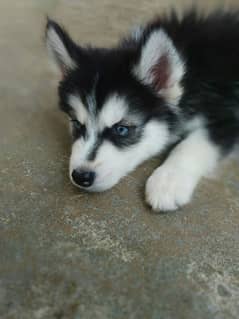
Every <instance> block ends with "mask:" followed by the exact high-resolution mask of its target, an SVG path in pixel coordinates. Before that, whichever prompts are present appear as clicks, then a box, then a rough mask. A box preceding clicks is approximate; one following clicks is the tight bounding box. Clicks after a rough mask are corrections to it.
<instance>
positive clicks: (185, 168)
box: [146, 129, 220, 211]
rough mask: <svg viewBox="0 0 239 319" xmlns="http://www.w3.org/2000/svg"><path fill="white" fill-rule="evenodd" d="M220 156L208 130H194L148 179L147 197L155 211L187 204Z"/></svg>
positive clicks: (172, 208)
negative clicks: (201, 179) (203, 177)
mask: <svg viewBox="0 0 239 319" xmlns="http://www.w3.org/2000/svg"><path fill="white" fill-rule="evenodd" d="M219 157H220V150H219V148H218V147H217V146H216V145H215V144H214V143H213V142H212V141H211V140H210V139H209V137H208V135H207V132H206V130H203V129H199V130H196V131H194V132H192V133H191V134H190V135H188V137H187V138H185V139H184V140H183V141H182V142H181V143H179V144H178V145H177V146H176V147H175V148H174V149H173V150H172V152H171V154H170V155H169V157H168V158H167V160H166V161H165V162H164V163H163V165H162V166H160V167H158V168H157V169H156V170H155V171H154V172H153V174H152V175H151V176H150V177H149V179H148V181H147V183H146V201H147V202H148V203H149V205H150V206H152V208H153V209H154V210H155V211H171V210H175V209H177V208H178V207H180V206H182V205H185V204H187V203H188V202H189V201H190V199H191V197H192V194H193V191H194V189H195V187H196V185H197V184H198V182H199V180H200V178H201V177H202V176H205V175H206V174H208V172H210V171H211V170H212V169H213V168H214V167H215V166H216V163H217V161H218V159H219Z"/></svg>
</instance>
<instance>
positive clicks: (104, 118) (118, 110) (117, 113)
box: [99, 94, 128, 130]
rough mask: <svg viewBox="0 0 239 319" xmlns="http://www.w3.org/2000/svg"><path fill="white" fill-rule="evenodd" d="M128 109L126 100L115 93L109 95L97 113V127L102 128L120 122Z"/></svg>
mask: <svg viewBox="0 0 239 319" xmlns="http://www.w3.org/2000/svg"><path fill="white" fill-rule="evenodd" d="M127 111H128V107H127V104H126V101H125V99H124V98H123V97H120V96H119V95H117V94H114V95H111V96H110V97H109V98H108V99H107V100H106V102H105V104H104V105H103V108H102V110H101V112H100V114H99V127H100V129H101V130H103V129H104V128H105V127H111V126H112V125H114V124H116V123H118V122H120V121H121V120H122V119H123V118H124V116H125V115H126V113H127Z"/></svg>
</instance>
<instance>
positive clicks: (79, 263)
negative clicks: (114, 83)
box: [0, 0, 239, 319]
mask: <svg viewBox="0 0 239 319" xmlns="http://www.w3.org/2000/svg"><path fill="white" fill-rule="evenodd" d="M190 2H191V1H190ZM190 2H189V1H177V0H175V1H172V0H171V1H166V0H165V1H163V0H153V1H147V0H127V1H126V0H121V1H113V0H101V1H99V0H98V1H97V0H88V1H87V0H81V1H80V0H79V1H77V0H67V1H66V0H65V1H63V0H62V1H60V0H41V1H40V0H35V1H33V0H21V1H17V0H14V1H13V0H9V1H6V0H5V1H4V0H0V52H1V58H0V70H1V73H0V97H1V100H0V112H1V113H0V149H1V152H0V178H1V183H0V199H1V201H0V318H2V319H48V318H49V319H93V318H94V319H111V318H112V319H191V318H194V319H204V318H205V319H206V318H208V319H232V318H233V319H236V318H238V317H239V268H238V267H239V266H238V265H239V244H238V242H239V231H238V229H239V165H238V163H237V161H236V160H234V161H232V162H230V163H229V164H228V165H227V166H226V167H224V168H223V170H221V171H220V178H217V179H212V180H209V181H206V180H205V181H203V182H202V184H201V185H200V187H199V189H198V192H197V193H196V195H195V198H194V200H193V202H192V203H191V204H190V205H189V206H188V207H186V208H184V209H182V210H180V211H178V212H177V213H175V214H169V215H166V214H164V215H155V214H152V213H151V212H150V210H149V209H148V208H147V207H146V206H145V205H144V203H143V185H144V182H145V180H146V177H147V176H148V175H149V174H150V172H151V171H152V170H153V168H154V167H156V166H157V164H158V160H156V159H154V160H152V161H150V162H148V163H147V164H145V165H143V166H142V167H141V168H139V169H138V170H137V171H136V172H135V173H133V174H131V175H130V176H128V177H127V178H125V179H124V180H123V181H122V182H121V183H120V184H119V185H118V186H116V187H115V188H114V189H112V190H111V191H108V192H106V193H104V194H97V195H93V194H90V195H89V194H83V193H80V192H79V191H77V190H76V189H75V188H74V187H73V186H71V185H70V183H69V181H68V176H67V174H68V172H67V166H68V163H67V158H68V154H69V150H70V145H69V138H68V135H67V128H66V122H65V119H64V117H63V115H62V114H61V113H60V112H57V99H56V94H55V91H56V90H55V88H56V78H55V76H54V75H52V73H51V72H50V68H49V65H48V62H47V56H46V53H45V49H44V46H43V41H42V38H43V29H44V23H45V15H46V14H49V15H50V16H51V17H54V18H57V19H58V20H59V21H61V22H64V24H65V25H66V26H67V27H68V29H69V30H70V31H71V32H72V34H73V36H74V38H75V39H77V40H79V41H81V42H82V43H88V42H93V43H95V44H100V45H103V44H104V45H109V44H111V43H114V42H115V40H116V38H117V37H118V36H119V35H121V34H122V33H124V32H125V31H126V30H127V29H128V27H129V26H132V25H135V24H136V23H137V22H141V21H144V20H146V19H147V18H148V17H151V16H152V15H153V14H155V13H156V12H158V13H159V12H161V11H162V10H164V9H165V8H167V7H169V5H170V4H173V3H177V6H178V7H180V8H182V7H183V6H184V5H185V4H188V3H190ZM203 3H204V4H203ZM221 3H222V2H221V1H216V0H214V1H205V2H204V1H200V6H204V7H205V8H209V7H213V6H216V5H220V4H221ZM232 3H233V1H231V2H229V1H228V2H227V4H232ZM234 3H235V4H236V3H237V0H235V1H234Z"/></svg>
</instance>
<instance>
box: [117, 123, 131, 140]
mask: <svg viewBox="0 0 239 319" xmlns="http://www.w3.org/2000/svg"><path fill="white" fill-rule="evenodd" d="M114 130H115V133H116V134H117V135H120V136H123V137H125V136H128V134H129V127H128V126H124V125H115V127H114Z"/></svg>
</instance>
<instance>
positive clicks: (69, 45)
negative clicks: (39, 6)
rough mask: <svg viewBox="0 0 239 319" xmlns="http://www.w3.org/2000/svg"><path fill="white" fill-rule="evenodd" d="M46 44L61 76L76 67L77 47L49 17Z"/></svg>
mask: <svg viewBox="0 0 239 319" xmlns="http://www.w3.org/2000/svg"><path fill="white" fill-rule="evenodd" d="M46 45H47V49H48V51H49V53H50V56H51V57H52V58H53V60H54V62H55V63H56V65H57V67H58V69H59V70H60V71H61V73H62V75H63V76H64V75H66V74H67V73H68V72H69V71H70V70H73V69H75V68H76V67H77V59H76V57H77V52H78V50H79V48H78V47H77V45H76V44H75V43H74V42H73V41H72V39H71V38H70V37H69V35H68V34H67V33H66V32H65V31H64V30H63V29H62V28H61V27H60V26H59V25H58V24H57V23H56V22H54V21H52V20H50V19H48V20H47V25H46Z"/></svg>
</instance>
